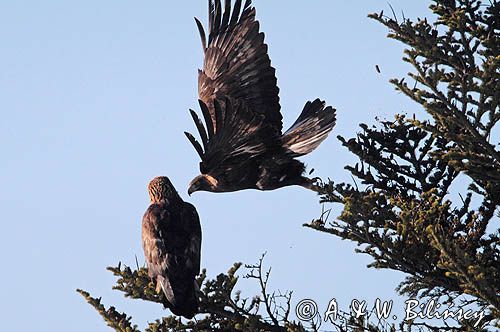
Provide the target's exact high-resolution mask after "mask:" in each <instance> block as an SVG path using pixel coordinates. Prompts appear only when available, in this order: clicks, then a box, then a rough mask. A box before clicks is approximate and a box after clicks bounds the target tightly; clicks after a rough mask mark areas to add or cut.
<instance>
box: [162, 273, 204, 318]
mask: <svg viewBox="0 0 500 332" xmlns="http://www.w3.org/2000/svg"><path fill="white" fill-rule="evenodd" d="M158 282H159V283H160V285H161V289H162V291H163V294H165V297H166V298H167V301H168V303H165V306H166V307H168V308H169V309H170V311H172V312H173V313H174V314H175V315H177V316H184V317H186V318H188V319H191V318H193V317H194V315H196V314H197V313H198V295H197V294H196V293H197V290H196V287H195V285H190V284H185V285H178V286H186V287H176V289H177V292H174V291H173V289H172V286H171V285H170V282H169V280H168V278H165V277H162V276H158ZM194 284H196V285H197V283H196V280H195V281H194Z"/></svg>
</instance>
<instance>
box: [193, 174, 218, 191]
mask: <svg viewBox="0 0 500 332" xmlns="http://www.w3.org/2000/svg"><path fill="white" fill-rule="evenodd" d="M217 184H218V181H217V180H216V179H215V178H214V177H212V176H210V175H208V174H201V175H198V176H197V177H195V178H194V179H193V181H191V182H190V183H189V188H188V195H189V196H191V194H192V193H194V192H195V191H199V190H204V191H216V188H217Z"/></svg>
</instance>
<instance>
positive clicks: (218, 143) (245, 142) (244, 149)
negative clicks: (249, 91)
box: [185, 98, 279, 175]
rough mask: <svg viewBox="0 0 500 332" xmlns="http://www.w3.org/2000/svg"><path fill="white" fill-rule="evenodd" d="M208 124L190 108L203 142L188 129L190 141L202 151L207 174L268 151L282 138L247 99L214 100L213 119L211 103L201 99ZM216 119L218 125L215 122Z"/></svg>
mask: <svg viewBox="0 0 500 332" xmlns="http://www.w3.org/2000/svg"><path fill="white" fill-rule="evenodd" d="M199 103H200V107H201V110H202V113H203V117H204V120H205V125H203V123H202V122H201V120H200V118H199V117H198V116H197V115H196V113H195V112H194V111H193V110H190V112H191V115H192V117H193V120H194V122H195V124H196V127H197V129H198V133H199V134H200V137H201V141H202V144H203V146H202V145H201V144H200V143H199V142H198V141H197V140H196V139H195V138H194V137H193V135H191V134H190V133H188V132H185V134H186V136H187V138H188V139H189V141H190V142H191V143H192V144H193V146H194V147H195V149H196V151H197V152H198V154H199V155H200V158H201V163H200V171H201V172H202V173H205V174H208V173H210V174H212V175H216V174H223V173H224V172H226V171H229V170H231V168H232V167H233V166H235V165H239V166H241V165H243V164H245V163H246V162H248V161H249V160H251V159H252V158H255V157H257V156H259V155H261V154H262V153H264V152H267V151H268V148H269V147H270V146H273V145H274V146H275V145H276V144H277V143H278V142H279V140H278V139H279V138H278V135H277V133H276V131H275V129H274V128H272V127H270V126H269V125H267V124H266V123H264V119H263V116H262V115H260V114H258V113H255V112H252V111H251V110H249V109H248V107H247V106H246V104H245V103H242V102H239V101H235V100H231V99H228V98H226V99H225V100H223V101H219V100H218V99H215V100H214V103H213V109H214V112H215V121H211V117H210V113H209V112H210V111H209V107H208V106H207V105H206V104H205V103H204V102H203V101H202V100H200V101H199ZM214 123H215V125H214Z"/></svg>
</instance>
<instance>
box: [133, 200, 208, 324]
mask: <svg viewBox="0 0 500 332" xmlns="http://www.w3.org/2000/svg"><path fill="white" fill-rule="evenodd" d="M142 244H143V248H144V255H145V258H146V263H147V266H148V273H149V276H150V277H151V278H152V279H153V280H154V281H156V282H158V283H159V284H160V285H161V288H162V289H163V292H164V293H165V296H166V298H167V300H168V302H169V303H166V306H168V307H169V308H170V309H171V310H172V312H173V313H175V314H177V315H183V316H186V317H192V316H193V315H194V313H195V312H196V310H197V307H198V303H197V302H198V301H197V296H196V291H195V284H194V283H195V276H196V275H197V274H198V273H199V271H200V249H201V248H200V247H201V227H200V223H199V218H198V215H197V213H196V210H195V209H194V207H193V206H192V205H191V204H188V203H184V202H182V201H181V202H178V203H177V204H172V203H171V204H167V203H159V204H151V205H150V206H149V207H148V209H147V210H146V212H145V214H144V217H143V221H142Z"/></svg>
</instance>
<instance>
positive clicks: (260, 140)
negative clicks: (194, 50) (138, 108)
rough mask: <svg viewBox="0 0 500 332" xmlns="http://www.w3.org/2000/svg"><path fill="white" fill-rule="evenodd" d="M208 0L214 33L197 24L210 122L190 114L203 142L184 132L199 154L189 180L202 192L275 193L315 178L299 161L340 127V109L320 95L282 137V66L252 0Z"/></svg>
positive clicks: (201, 87)
mask: <svg viewBox="0 0 500 332" xmlns="http://www.w3.org/2000/svg"><path fill="white" fill-rule="evenodd" d="M231 2H232V1H231V0H225V2H224V8H222V4H221V1H220V0H215V1H214V0H209V34H208V43H207V36H206V35H205V31H204V29H203V26H202V24H201V23H200V21H198V20H197V19H196V24H197V25H198V29H199V32H200V36H201V41H202V45H203V50H204V53H205V59H204V66H203V70H200V71H199V76H198V93H199V98H200V100H199V104H200V107H201V111H202V114H203V119H204V122H205V124H203V122H202V121H201V120H200V118H199V117H198V116H197V115H196V113H195V112H194V111H193V110H190V111H191V115H192V117H193V120H194V122H195V124H196V127H197V130H198V132H199V135H200V138H201V142H202V145H201V144H200V143H199V142H198V141H197V140H196V139H195V138H194V137H193V135H191V134H190V133H187V132H186V133H185V134H186V136H187V137H188V139H189V140H190V142H191V143H192V144H193V146H194V147H195V149H196V151H197V152H198V154H199V156H200V158H201V163H200V171H201V174H200V175H198V176H197V177H195V178H194V179H193V180H192V181H191V183H190V184H189V189H188V193H189V194H191V193H193V192H195V191H198V190H205V191H212V192H228V191H237V190H242V189H250V188H253V189H260V190H272V189H276V188H280V187H284V186H290V185H300V186H304V187H306V188H311V187H312V186H313V184H314V179H309V178H307V177H305V176H303V174H304V172H305V166H304V164H303V163H302V162H300V161H298V160H297V159H295V158H296V157H299V156H302V155H305V154H307V153H309V152H311V151H313V150H314V149H315V148H316V147H318V146H319V144H320V143H321V142H322V141H323V140H324V139H325V138H326V137H327V136H328V133H329V132H330V131H331V130H332V128H333V126H334V125H335V109H333V108H332V107H330V106H328V107H325V103H324V102H323V101H321V100H319V99H316V100H314V101H312V102H307V103H306V104H305V106H304V109H303V110H302V113H301V114H300V116H299V117H298V119H297V120H296V121H295V123H294V124H293V125H292V126H291V127H290V129H288V130H287V131H286V132H285V133H283V134H282V116H281V113H280V104H279V97H278V92H279V89H278V87H277V85H276V76H275V69H274V68H273V67H271V61H270V59H269V56H268V54H267V45H266V44H265V43H264V34H263V33H262V32H259V22H258V21H256V20H255V8H254V7H252V5H251V1H250V0H247V1H245V4H244V5H242V1H241V0H237V1H236V2H235V3H234V8H232V9H231Z"/></svg>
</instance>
